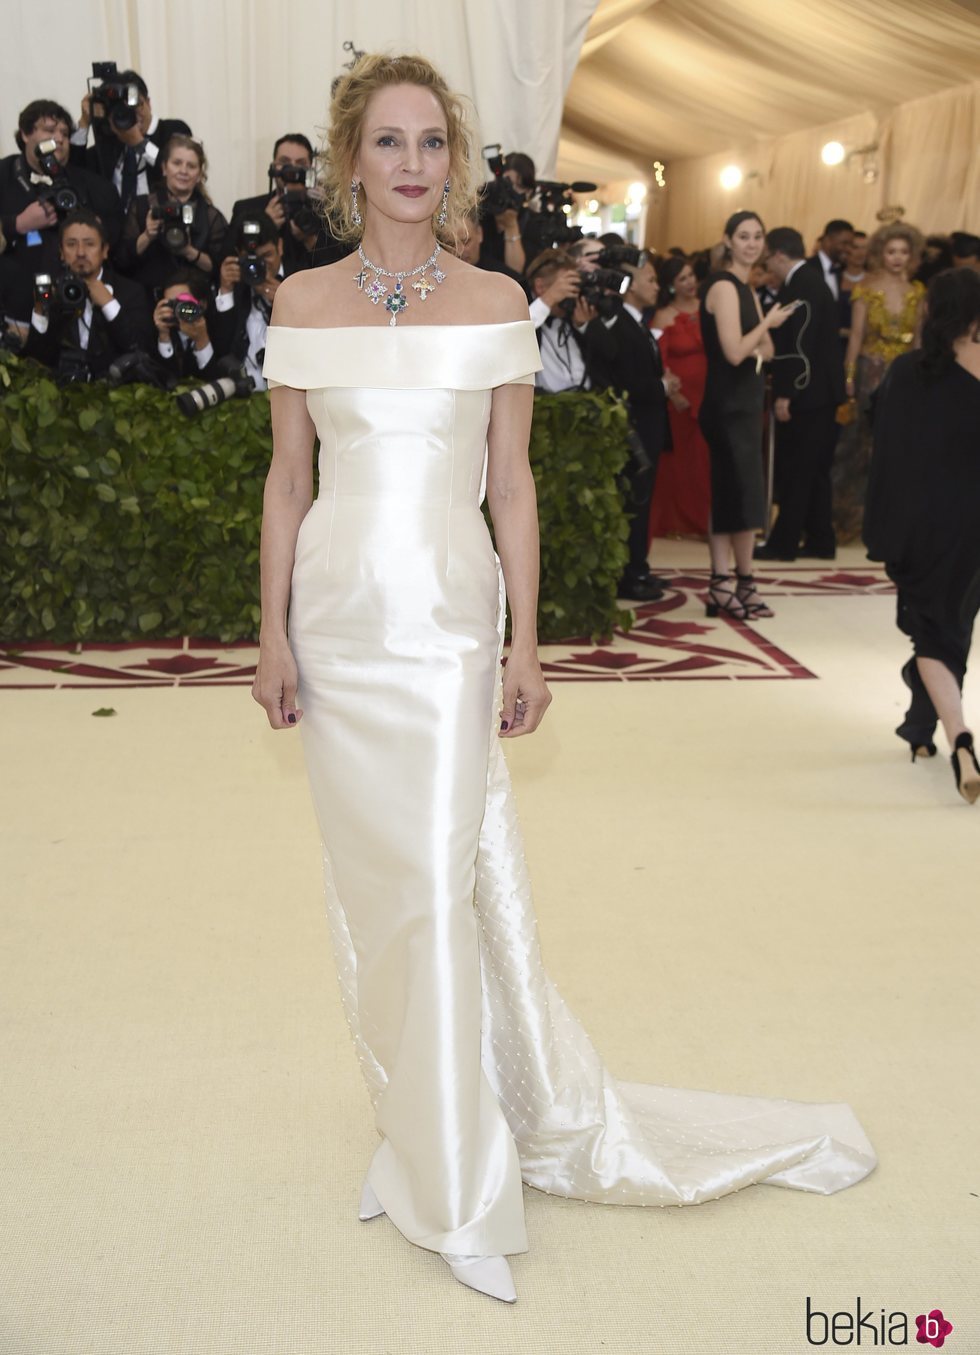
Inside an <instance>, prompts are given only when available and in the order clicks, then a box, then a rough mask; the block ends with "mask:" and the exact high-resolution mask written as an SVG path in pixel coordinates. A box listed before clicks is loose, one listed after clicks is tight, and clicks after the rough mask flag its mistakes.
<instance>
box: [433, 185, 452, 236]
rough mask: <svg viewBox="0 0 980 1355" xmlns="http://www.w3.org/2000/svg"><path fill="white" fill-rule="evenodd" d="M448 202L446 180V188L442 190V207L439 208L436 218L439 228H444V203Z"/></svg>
mask: <svg viewBox="0 0 980 1355" xmlns="http://www.w3.org/2000/svg"><path fill="white" fill-rule="evenodd" d="M448 201H449V180H448V179H447V180H446V186H445V188H444V189H443V190H442V205H441V206H440V208H439V215H438V216H437V217H436V221H437V223H438V224H439V225H440V226H444V225H445V224H446V203H447V202H448Z"/></svg>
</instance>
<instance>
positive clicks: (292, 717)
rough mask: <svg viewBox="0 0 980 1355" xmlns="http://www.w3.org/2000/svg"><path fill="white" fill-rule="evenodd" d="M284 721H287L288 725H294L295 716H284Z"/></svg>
mask: <svg viewBox="0 0 980 1355" xmlns="http://www.w3.org/2000/svg"><path fill="white" fill-rule="evenodd" d="M286 719H287V720H288V721H289V723H290V724H291V725H294V724H295V723H296V716H295V715H287V716H286Z"/></svg>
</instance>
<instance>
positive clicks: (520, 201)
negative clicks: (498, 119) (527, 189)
mask: <svg viewBox="0 0 980 1355" xmlns="http://www.w3.org/2000/svg"><path fill="white" fill-rule="evenodd" d="M488 151H493V152H495V154H493V155H488V154H487V152H488ZM502 152H503V147H502V146H501V145H500V143H499V142H493V143H491V144H490V145H489V146H484V147H483V155H484V158H485V160H486V162H487V168H488V169H489V170H490V173H491V174H492V175H493V178H492V179H491V180H490V181H489V182H488V183H485V184H484V185H483V187H482V188H481V189H480V216H481V217H482V218H483V219H484V220H486V218H487V217H491V216H499V215H500V213H501V212H519V211H520V210H521V208H522V207H523V206H524V194H523V193H522V192H521V191H520V189H518V188H517V187H516V186H515V185H514V184H513V183H511V181H510V179H508V178H507V177H506V175H505V174H504V157H503V154H502Z"/></svg>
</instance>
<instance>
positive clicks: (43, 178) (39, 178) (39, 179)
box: [31, 170, 54, 184]
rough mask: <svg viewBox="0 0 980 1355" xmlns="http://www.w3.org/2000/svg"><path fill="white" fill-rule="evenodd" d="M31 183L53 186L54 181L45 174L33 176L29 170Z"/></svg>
mask: <svg viewBox="0 0 980 1355" xmlns="http://www.w3.org/2000/svg"><path fill="white" fill-rule="evenodd" d="M31 183H46V184H53V183H54V179H51V178H49V177H48V175H47V174H35V173H34V171H33V170H31Z"/></svg>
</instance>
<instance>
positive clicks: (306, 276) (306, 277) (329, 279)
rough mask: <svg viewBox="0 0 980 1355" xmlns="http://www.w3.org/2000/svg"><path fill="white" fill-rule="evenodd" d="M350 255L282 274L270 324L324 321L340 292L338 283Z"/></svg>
mask: <svg viewBox="0 0 980 1355" xmlns="http://www.w3.org/2000/svg"><path fill="white" fill-rule="evenodd" d="M350 263H351V261H350V259H349V258H348V259H341V260H340V261H339V262H338V263H331V264H323V265H322V266H321V267H319V268H301V269H300V270H299V271H298V272H296V273H291V274H290V275H289V277H288V278H283V280H282V282H280V284H279V286H278V287H277V288H276V298H275V301H274V302H273V303H272V320H271V323H272V324H273V325H289V326H295V327H296V328H303V327H305V326H316V325H322V324H323V323H324V319H325V317H329V316H330V315H331V314H332V312H333V311H334V310H335V308H336V302H337V300H338V299H339V298H340V297H341V296H342V295H343V294H344V292H343V290H342V285H343V283H344V282H345V281H346V280H349V278H350V275H351V269H350Z"/></svg>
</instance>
